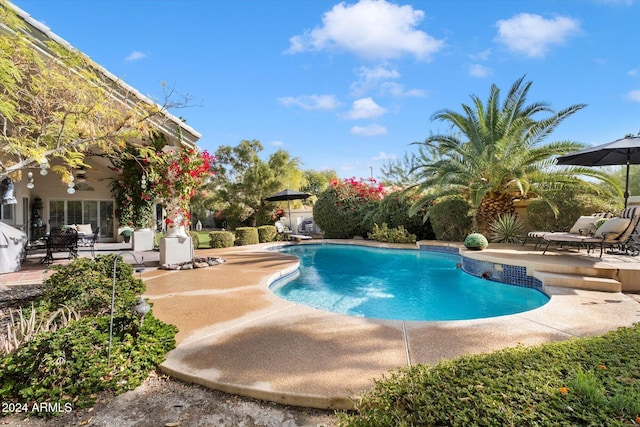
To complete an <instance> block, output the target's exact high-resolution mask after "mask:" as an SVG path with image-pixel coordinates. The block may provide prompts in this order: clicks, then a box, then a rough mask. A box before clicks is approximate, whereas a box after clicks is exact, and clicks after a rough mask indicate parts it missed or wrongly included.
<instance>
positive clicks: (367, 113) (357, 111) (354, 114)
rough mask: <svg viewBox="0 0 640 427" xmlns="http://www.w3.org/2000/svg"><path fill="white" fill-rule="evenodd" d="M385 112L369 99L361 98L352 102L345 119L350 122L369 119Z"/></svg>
mask: <svg viewBox="0 0 640 427" xmlns="http://www.w3.org/2000/svg"><path fill="white" fill-rule="evenodd" d="M386 112H387V110H385V109H384V108H382V107H381V106H379V105H378V104H376V103H375V101H374V100H373V99H371V98H361V99H357V100H355V101H353V104H352V105H351V110H350V111H349V112H348V113H347V118H348V119H351V120H358V119H371V118H374V117H379V116H381V115H383V114H384V113H386Z"/></svg>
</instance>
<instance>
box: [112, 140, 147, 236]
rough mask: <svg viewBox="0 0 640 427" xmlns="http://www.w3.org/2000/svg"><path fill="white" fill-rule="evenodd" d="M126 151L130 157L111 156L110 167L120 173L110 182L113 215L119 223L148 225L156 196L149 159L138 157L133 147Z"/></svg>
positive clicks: (140, 226)
mask: <svg viewBox="0 0 640 427" xmlns="http://www.w3.org/2000/svg"><path fill="white" fill-rule="evenodd" d="M127 153H128V155H129V156H130V157H126V158H117V159H112V163H113V165H114V167H113V170H115V171H117V172H120V174H121V175H120V177H119V178H118V179H116V180H114V181H113V182H112V183H111V194H112V195H113V198H114V199H115V201H116V211H115V214H116V217H117V218H118V223H119V224H120V225H121V226H129V227H133V228H146V227H150V226H151V225H152V223H153V201H154V200H155V198H156V190H155V185H156V179H155V178H154V175H155V174H154V171H153V168H152V167H151V165H150V163H149V160H148V159H146V158H142V157H140V154H139V153H138V151H137V149H136V148H129V149H128V150H127Z"/></svg>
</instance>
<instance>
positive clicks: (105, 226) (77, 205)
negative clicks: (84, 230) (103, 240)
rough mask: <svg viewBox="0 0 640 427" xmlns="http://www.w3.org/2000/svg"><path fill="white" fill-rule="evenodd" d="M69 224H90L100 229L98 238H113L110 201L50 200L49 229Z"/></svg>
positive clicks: (111, 203)
mask: <svg viewBox="0 0 640 427" xmlns="http://www.w3.org/2000/svg"><path fill="white" fill-rule="evenodd" d="M69 224H91V228H93V229H94V230H95V229H96V228H97V227H100V237H113V201H112V200H51V201H49V227H50V228H56V227H62V226H63V225H69Z"/></svg>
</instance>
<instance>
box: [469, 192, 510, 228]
mask: <svg viewBox="0 0 640 427" xmlns="http://www.w3.org/2000/svg"><path fill="white" fill-rule="evenodd" d="M514 212H515V207H514V206H513V199H512V197H511V196H510V195H506V194H498V195H495V194H494V195H490V196H486V197H485V198H484V199H482V202H481V203H480V206H479V207H478V210H477V211H476V217H475V221H476V231H477V232H478V233H481V234H482V235H484V236H485V237H486V238H487V239H489V238H490V237H491V223H492V222H493V221H495V220H496V219H498V218H499V217H500V215H503V214H507V213H510V214H513V213H514Z"/></svg>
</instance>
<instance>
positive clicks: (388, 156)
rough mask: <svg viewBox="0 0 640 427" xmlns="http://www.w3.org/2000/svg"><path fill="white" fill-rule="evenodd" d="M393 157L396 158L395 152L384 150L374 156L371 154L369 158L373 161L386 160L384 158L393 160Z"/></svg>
mask: <svg viewBox="0 0 640 427" xmlns="http://www.w3.org/2000/svg"><path fill="white" fill-rule="evenodd" d="M395 159H397V157H396V155H395V154H389V153H385V152H384V151H380V152H378V154H376V155H375V156H373V157H372V158H371V160H373V161H374V162H377V161H386V160H395Z"/></svg>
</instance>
